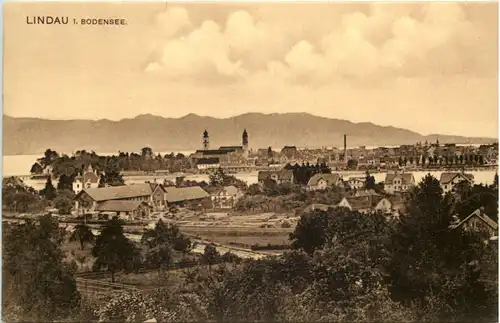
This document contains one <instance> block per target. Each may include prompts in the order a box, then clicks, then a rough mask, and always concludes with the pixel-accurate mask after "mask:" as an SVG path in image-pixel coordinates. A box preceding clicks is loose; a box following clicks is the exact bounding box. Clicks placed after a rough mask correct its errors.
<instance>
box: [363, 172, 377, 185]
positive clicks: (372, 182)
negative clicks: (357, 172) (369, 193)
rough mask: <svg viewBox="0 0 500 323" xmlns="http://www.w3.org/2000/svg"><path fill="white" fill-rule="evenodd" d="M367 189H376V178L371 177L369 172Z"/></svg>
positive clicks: (366, 179) (366, 183)
mask: <svg viewBox="0 0 500 323" xmlns="http://www.w3.org/2000/svg"><path fill="white" fill-rule="evenodd" d="M365 188H366V189H375V177H374V176H371V175H370V173H368V172H366V178H365Z"/></svg>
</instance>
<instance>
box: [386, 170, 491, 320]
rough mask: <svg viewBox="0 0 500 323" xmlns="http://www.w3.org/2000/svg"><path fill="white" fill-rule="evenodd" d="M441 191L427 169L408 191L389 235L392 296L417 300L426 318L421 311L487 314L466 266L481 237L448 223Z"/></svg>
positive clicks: (445, 315) (449, 315)
mask: <svg viewBox="0 0 500 323" xmlns="http://www.w3.org/2000/svg"><path fill="white" fill-rule="evenodd" d="M442 193H443V191H442V190H441V187H440V185H439V181H438V180H437V179H436V178H434V177H433V176H431V175H427V176H426V177H424V178H423V179H422V181H421V182H420V183H419V184H418V186H417V187H415V188H414V190H413V191H412V192H411V195H410V199H409V201H408V207H407V208H408V210H407V213H406V214H405V215H402V216H401V217H400V221H399V222H398V223H397V224H396V227H395V230H394V233H393V235H392V237H391V240H390V242H391V243H390V247H389V249H390V254H391V255H390V257H388V262H387V265H386V271H387V273H389V280H390V291H391V294H392V297H393V299H395V300H398V301H401V302H402V303H403V304H405V305H408V306H409V305H410V304H417V306H418V310H419V315H420V316H419V317H418V320H429V318H428V317H426V315H431V314H432V316H433V318H432V319H433V320H440V321H443V320H445V321H452V320H455V321H456V320H459V321H464V320H465V321H468V320H470V319H472V317H476V320H480V319H479V318H482V319H487V318H488V315H490V314H491V313H488V312H489V311H491V306H490V305H486V304H488V303H489V301H490V300H489V299H488V297H489V296H488V295H487V294H485V293H483V292H479V291H480V290H482V289H484V288H483V286H482V283H481V282H480V281H479V280H478V279H477V278H478V277H477V275H471V274H472V272H471V271H470V264H471V261H472V260H475V259H478V257H479V254H480V252H481V249H482V248H483V247H482V246H483V243H482V242H481V239H479V237H477V236H476V235H474V234H471V233H467V232H463V231H462V230H452V229H450V228H449V225H450V223H451V221H452V220H453V218H452V215H453V212H451V211H452V209H451V199H450V196H449V195H445V196H443V194H442ZM476 292H477V296H473V294H474V293H476ZM473 299H474V300H473ZM431 310H432V311H435V313H430V311H431Z"/></svg>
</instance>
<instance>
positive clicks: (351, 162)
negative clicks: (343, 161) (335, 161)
mask: <svg viewBox="0 0 500 323" xmlns="http://www.w3.org/2000/svg"><path fill="white" fill-rule="evenodd" d="M357 166H358V161H357V160H355V159H349V160H348V161H347V168H348V169H355V168H356V167H357Z"/></svg>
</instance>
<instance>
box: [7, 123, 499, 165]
mask: <svg viewBox="0 0 500 323" xmlns="http://www.w3.org/2000/svg"><path fill="white" fill-rule="evenodd" d="M205 129H206V130H207V131H208V133H209V136H210V148H217V147H219V146H235V145H241V134H242V132H243V130H244V129H246V130H247V132H248V135H249V147H250V148H253V149H257V148H267V147H269V146H271V147H273V149H274V150H279V149H281V148H282V147H283V146H285V145H294V146H297V147H311V148H315V147H316V148H318V147H323V146H328V147H331V146H336V147H342V146H343V144H344V143H343V135H344V134H346V135H347V146H349V147H353V146H392V145H401V144H414V143H416V142H418V141H421V142H425V141H426V140H427V141H429V142H435V141H436V139H439V141H440V142H441V143H457V144H465V143H470V144H488V143H493V142H497V138H479V137H462V136H449V135H439V134H432V135H427V136H424V135H421V134H419V133H416V132H413V131H410V130H406V129H401V128H395V127H386V126H379V125H375V124H373V123H369V122H363V123H353V122H350V121H346V120H339V119H330V118H324V117H318V116H314V115H311V114H308V113H282V114H262V113H247V114H242V115H239V116H236V117H231V118H225V119H218V118H213V117H206V116H199V115H195V114H188V115H186V116H184V117H181V118H163V117H159V116H154V115H150V114H146V115H139V116H137V117H135V118H132V119H122V120H119V121H111V120H107V119H101V120H97V121H95V120H47V119H38V118H17V117H10V116H7V115H4V116H3V138H4V139H3V153H4V155H19V154H39V153H42V152H44V151H45V150H46V149H47V148H51V149H53V150H56V151H58V152H64V153H68V154H70V153H71V152H73V151H76V150H81V149H86V150H94V151H96V152H118V151H128V152H132V151H136V152H139V151H140V149H141V148H142V147H151V148H152V149H153V151H156V152H167V151H168V152H170V151H187V150H196V149H201V147H202V133H203V131H204V130H205Z"/></svg>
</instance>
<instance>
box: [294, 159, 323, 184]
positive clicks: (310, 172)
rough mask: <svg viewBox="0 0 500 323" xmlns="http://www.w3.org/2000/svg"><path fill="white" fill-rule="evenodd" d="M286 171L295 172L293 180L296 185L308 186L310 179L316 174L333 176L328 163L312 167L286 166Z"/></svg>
mask: <svg viewBox="0 0 500 323" xmlns="http://www.w3.org/2000/svg"><path fill="white" fill-rule="evenodd" d="M284 169H286V170H292V171H293V178H294V181H295V183H297V184H301V185H307V182H309V179H310V178H311V177H313V176H314V175H316V174H331V173H332V170H331V169H330V168H329V167H328V166H327V165H326V163H321V164H315V165H311V164H309V163H306V164H302V165H299V164H294V165H291V164H286V165H285V167H284Z"/></svg>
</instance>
